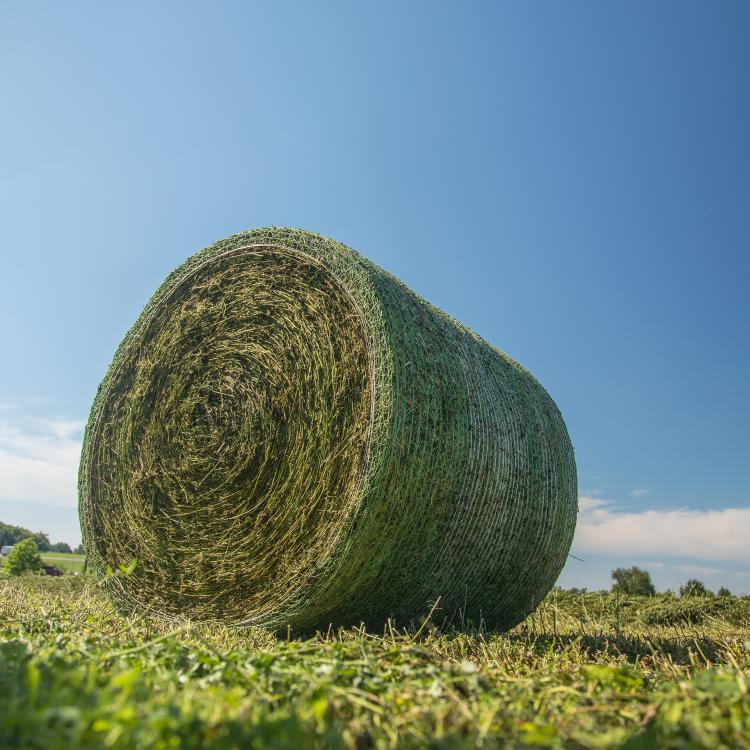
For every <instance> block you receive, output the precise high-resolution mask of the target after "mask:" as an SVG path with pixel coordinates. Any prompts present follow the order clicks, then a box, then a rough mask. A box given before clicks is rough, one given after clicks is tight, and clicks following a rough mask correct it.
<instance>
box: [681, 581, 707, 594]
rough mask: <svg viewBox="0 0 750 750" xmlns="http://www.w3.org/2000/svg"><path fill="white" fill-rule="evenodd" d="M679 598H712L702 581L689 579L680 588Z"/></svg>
mask: <svg viewBox="0 0 750 750" xmlns="http://www.w3.org/2000/svg"><path fill="white" fill-rule="evenodd" d="M680 596H713V593H712V592H711V591H709V590H708V589H707V588H706V584H705V583H703V581H699V580H698V579H697V578H691V579H690V580H689V581H688V582H687V583H686V584H685V585H684V586H680Z"/></svg>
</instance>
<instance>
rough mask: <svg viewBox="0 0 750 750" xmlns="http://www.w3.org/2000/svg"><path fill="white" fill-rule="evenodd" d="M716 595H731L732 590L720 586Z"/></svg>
mask: <svg viewBox="0 0 750 750" xmlns="http://www.w3.org/2000/svg"><path fill="white" fill-rule="evenodd" d="M717 596H732V592H731V591H730V590H729V589H728V588H727V587H726V586H722V587H721V588H720V589H719V593H718V594H717Z"/></svg>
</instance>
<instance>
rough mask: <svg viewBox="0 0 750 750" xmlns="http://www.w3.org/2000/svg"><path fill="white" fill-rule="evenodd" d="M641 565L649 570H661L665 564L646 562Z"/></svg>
mask: <svg viewBox="0 0 750 750" xmlns="http://www.w3.org/2000/svg"><path fill="white" fill-rule="evenodd" d="M643 565H644V567H646V568H651V569H653V570H661V569H662V568H663V567H664V565H665V563H663V562H647V563H643Z"/></svg>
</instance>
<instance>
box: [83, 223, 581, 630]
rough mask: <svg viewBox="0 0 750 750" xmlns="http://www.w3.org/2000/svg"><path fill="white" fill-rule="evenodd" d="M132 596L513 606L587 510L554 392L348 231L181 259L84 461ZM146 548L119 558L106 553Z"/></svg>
mask: <svg viewBox="0 0 750 750" xmlns="http://www.w3.org/2000/svg"><path fill="white" fill-rule="evenodd" d="M79 497H80V500H79V509H80V517H81V527H82V532H83V538H84V544H85V547H86V551H87V554H88V558H89V563H90V565H91V566H92V567H93V569H94V570H95V571H96V572H97V573H98V574H99V575H100V576H101V577H102V579H103V584H102V585H103V586H104V587H105V588H106V590H107V592H108V594H109V595H110V598H111V599H112V600H113V601H114V603H115V604H116V606H118V608H119V609H121V610H122V611H126V612H133V611H147V612H150V613H152V614H155V615H158V616H162V617H188V618H191V619H195V620H209V621H210V620H217V621H222V622H230V623H239V624H259V625H264V626H269V627H276V628H278V627H282V626H291V627H293V628H295V629H299V630H306V629H310V628H315V627H327V626H328V625H329V624H330V623H333V624H351V623H354V624H357V623H360V622H364V623H366V624H368V625H370V626H374V627H380V626H382V624H383V623H384V622H385V620H386V619H387V618H389V617H392V618H394V619H395V621H396V622H397V623H402V624H407V623H408V622H410V621H414V620H416V619H418V618H420V617H422V616H424V614H425V612H427V611H428V610H429V609H430V607H431V606H432V605H433V604H434V603H435V602H436V601H437V600H438V599H439V605H438V609H437V610H436V614H435V615H434V616H435V617H441V618H442V619H444V620H447V621H449V622H451V623H453V624H454V625H462V624H463V625H465V624H466V623H469V622H471V623H474V624H475V625H479V624H480V623H481V624H483V625H485V626H487V627H490V628H498V629H501V628H507V627H510V626H512V625H513V624H515V623H516V622H518V621H519V620H520V619H522V618H523V617H524V616H525V615H526V614H527V613H528V612H530V611H531V610H532V609H533V607H534V606H535V605H536V604H538V603H539V602H540V600H541V599H542V598H543V597H544V595H545V594H546V593H547V592H548V591H549V589H550V588H551V587H552V585H553V584H554V582H555V580H556V578H557V576H558V575H559V572H560V570H561V568H562V566H563V564H564V562H565V559H566V557H567V554H568V551H569V548H570V544H571V541H572V537H573V531H574V528H575V520H576V512H577V487H576V469H575V461H574V457H573V450H572V447H571V443H570V439H569V437H568V433H567V430H566V428H565V424H564V422H563V420H562V417H561V416H560V413H559V411H558V409H557V407H556V406H555V404H554V402H553V401H552V399H551V398H550V397H549V395H548V394H547V393H546V391H545V390H544V389H543V388H542V387H541V386H540V385H539V383H538V382H537V381H536V380H535V379H534V378H533V377H532V376H531V375H530V374H529V373H528V372H527V371H526V370H525V369H524V368H523V367H521V366H520V365H519V364H518V363H516V362H514V361H513V360H512V359H510V358H509V357H507V356H506V355H505V354H503V353H502V352H500V351H499V350H498V349H496V348H495V347H493V346H492V345H490V344H488V343H487V342H486V341H484V340H483V339H482V338H480V337H479V336H478V335H476V334H475V333H473V332H472V331H470V330H469V329H467V328H466V327H464V326H463V325H461V324H460V323H458V322H457V321H456V320H454V319H452V318H451V317H449V316H448V315H446V314H445V313H443V312H441V311H440V310H438V309H436V308H435V307H433V306H432V305H430V304H429V303H428V302H426V301H425V300H423V299H421V298H420V297H418V296H417V295H416V294H414V293H413V292H412V291H411V290H409V289H408V288H407V287H405V286H404V285H403V284H402V283H401V282H399V281H398V280H397V279H395V278H394V277H393V276H391V275H389V274H388V273H386V272H385V271H383V270H382V269H380V268H378V267H377V266H376V265H374V264H373V263H371V262H370V261H368V260H367V259H366V258H363V257H362V256H361V255H359V254H358V253H356V252H355V251H353V250H351V249H350V248H348V247H346V246H344V245H341V244H339V243H337V242H334V241H332V240H329V239H326V238H324V237H321V236H319V235H315V234H312V233H309V232H304V231H300V230H295V229H257V230H251V231H247V232H242V233H240V234H237V235H234V236H232V237H229V238H228V239H225V240H222V241H221V242H218V243H216V244H215V245H212V246H211V247H208V248H206V249H204V250H202V251H200V252H199V253H197V254H195V255H193V256H192V257H191V258H189V259H188V260H187V261H186V262H185V263H184V264H183V265H182V266H180V267H179V268H178V269H177V270H176V271H174V272H173V273H172V274H171V275H170V276H169V277H168V278H167V279H166V281H165V282H164V283H163V284H162V286H161V287H160V288H159V290H158V291H157V292H156V294H155V295H154V296H153V298H152V299H151V300H150V302H149V303H148V304H147V306H146V308H145V309H144V311H143V313H142V314H141V316H140V317H139V318H138V320H137V321H136V323H135V325H134V326H133V327H132V328H131V330H130V331H129V332H128V334H127V336H126V337H125V339H124V340H123V342H122V344H121V345H120V347H119V349H118V350H117V353H116V354H115V357H114V360H113V362H112V364H111V366H110V368H109V371H108V372H107V374H106V376H105V378H104V380H103V382H102V384H101V386H100V387H99V391H98V393H97V396H96V399H95V401H94V404H93V407H92V410H91V415H90V418H89V422H88V426H87V429H86V435H85V439H84V445H83V451H82V456H81V464H80V474H79ZM133 559H135V560H136V561H137V566H136V568H135V570H134V572H133V573H131V574H130V575H127V576H111V575H107V574H106V571H107V569H108V568H112V569H117V567H118V566H126V565H127V564H128V563H130V561H131V560H133Z"/></svg>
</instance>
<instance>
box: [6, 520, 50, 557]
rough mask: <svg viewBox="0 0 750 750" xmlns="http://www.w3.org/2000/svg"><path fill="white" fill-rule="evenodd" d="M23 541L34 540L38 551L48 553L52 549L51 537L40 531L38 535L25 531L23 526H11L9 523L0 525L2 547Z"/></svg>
mask: <svg viewBox="0 0 750 750" xmlns="http://www.w3.org/2000/svg"><path fill="white" fill-rule="evenodd" d="M23 539H33V540H34V541H35V542H36V546H37V549H38V550H40V551H41V552H46V551H47V550H49V548H50V543H49V537H48V536H47V535H46V534H43V533H42V532H41V531H38V532H37V533H36V534H34V533H33V532H31V531H29V530H28V529H24V528H23V526H11V525H10V524H8V523H0V547H4V546H5V545H6V544H7V545H13V544H16V543H18V542H20V541H22V540H23Z"/></svg>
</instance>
